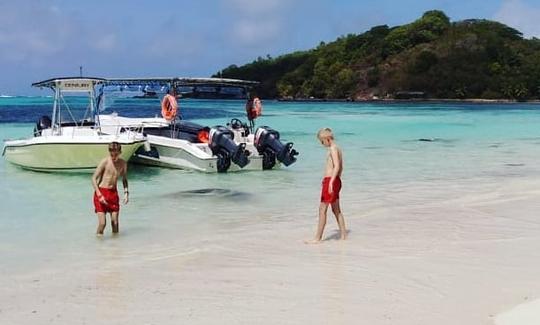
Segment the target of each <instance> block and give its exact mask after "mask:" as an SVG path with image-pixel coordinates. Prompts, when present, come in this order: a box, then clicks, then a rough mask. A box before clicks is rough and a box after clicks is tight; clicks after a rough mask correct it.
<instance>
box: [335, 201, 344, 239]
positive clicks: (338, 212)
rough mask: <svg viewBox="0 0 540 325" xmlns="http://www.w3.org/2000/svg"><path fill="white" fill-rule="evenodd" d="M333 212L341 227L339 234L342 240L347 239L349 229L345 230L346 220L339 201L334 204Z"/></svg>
mask: <svg viewBox="0 0 540 325" xmlns="http://www.w3.org/2000/svg"><path fill="white" fill-rule="evenodd" d="M332 212H333V213H334V215H335V216H336V221H337V224H338V227H339V232H340V234H341V239H346V238H347V228H345V218H343V213H341V207H340V206H339V200H336V202H334V203H332Z"/></svg>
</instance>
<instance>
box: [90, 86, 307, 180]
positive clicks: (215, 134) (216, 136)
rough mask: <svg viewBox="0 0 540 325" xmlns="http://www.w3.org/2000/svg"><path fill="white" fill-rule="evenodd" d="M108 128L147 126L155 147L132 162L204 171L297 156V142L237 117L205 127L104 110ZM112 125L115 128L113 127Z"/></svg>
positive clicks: (264, 165) (269, 164)
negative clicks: (287, 141)
mask: <svg viewBox="0 0 540 325" xmlns="http://www.w3.org/2000/svg"><path fill="white" fill-rule="evenodd" d="M105 84H106V85H111V86H140V87H146V86H148V85H153V86H156V85H157V86H160V87H164V86H165V87H167V88H171V87H176V88H178V87H186V86H194V85H195V86H196V85H205V86H208V85H210V86H220V87H227V86H229V87H246V88H247V87H249V86H251V85H253V84H254V82H249V81H243V80H235V79H219V78H152V79H109V80H107V81H106V82H105ZM99 120H100V122H101V126H102V129H103V131H104V132H107V133H109V132H113V131H114V130H115V127H116V126H118V125H121V126H123V128H124V129H126V130H143V132H144V135H145V136H146V137H147V139H148V142H149V144H150V147H151V150H149V151H147V150H145V149H142V148H141V149H139V150H138V151H136V152H135V154H134V157H133V158H132V161H133V162H137V163H142V164H146V165H153V166H160V167H168V168H178V169H190V170H197V171H202V172H228V171H238V170H267V169H272V168H274V167H276V166H280V165H285V166H289V165H290V164H292V163H294V162H295V161H296V155H298V152H296V150H294V149H293V148H292V146H293V144H292V143H286V144H284V143H282V142H281V141H280V135H279V133H278V132H277V131H275V130H273V129H271V128H269V127H266V126H263V127H259V128H258V129H257V130H256V131H255V132H252V131H253V130H252V129H251V128H250V127H248V126H247V125H246V124H245V123H242V122H241V121H240V120H238V119H232V120H231V121H230V123H228V124H227V126H213V127H208V126H203V125H199V124H196V123H193V122H188V121H184V120H172V121H168V120H166V119H164V118H128V117H121V116H118V115H117V114H108V115H104V114H103V115H99ZM109 126H110V127H109Z"/></svg>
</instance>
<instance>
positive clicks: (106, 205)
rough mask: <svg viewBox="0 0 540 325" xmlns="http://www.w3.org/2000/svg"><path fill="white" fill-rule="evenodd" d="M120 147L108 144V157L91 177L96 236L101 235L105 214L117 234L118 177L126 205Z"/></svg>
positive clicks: (125, 177) (127, 193)
mask: <svg viewBox="0 0 540 325" xmlns="http://www.w3.org/2000/svg"><path fill="white" fill-rule="evenodd" d="M120 153H122V147H121V146H120V144H119V143H118V142H112V143H110V144H109V157H107V158H105V159H103V160H102V161H101V162H100V163H99V165H98V167H97V168H96V171H95V172H94V175H93V176H92V185H93V186H94V191H95V192H94V207H95V211H96V214H97V216H98V227H97V231H96V234H97V235H98V236H102V235H103V231H104V230H105V225H106V223H107V220H106V218H105V214H106V213H110V214H111V227H112V232H113V233H115V234H116V233H118V228H119V221H118V214H119V212H120V199H119V197H118V191H117V190H116V183H117V181H118V177H120V176H121V177H122V185H124V204H127V203H128V200H129V198H128V197H129V192H128V180H127V163H126V161H125V160H124V159H122V158H120Z"/></svg>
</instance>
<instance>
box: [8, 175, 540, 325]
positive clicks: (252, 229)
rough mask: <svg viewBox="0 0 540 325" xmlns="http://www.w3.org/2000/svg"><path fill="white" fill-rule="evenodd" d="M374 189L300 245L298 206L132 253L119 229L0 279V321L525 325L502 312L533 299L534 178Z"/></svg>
mask: <svg viewBox="0 0 540 325" xmlns="http://www.w3.org/2000/svg"><path fill="white" fill-rule="evenodd" d="M377 191H378V192H370V193H362V194H360V195H358V194H354V195H353V193H349V194H347V193H346V192H344V193H343V201H344V211H345V217H346V221H347V223H348V226H349V228H350V233H349V239H348V240H347V241H344V242H342V241H339V240H337V238H338V233H337V227H336V224H335V220H334V219H333V217H331V218H329V221H330V222H329V225H328V228H327V231H326V240H325V241H324V242H323V243H321V244H318V245H305V244H304V243H303V240H304V239H307V238H310V237H311V236H312V234H313V231H314V230H315V225H316V216H315V214H314V211H313V212H311V209H307V208H299V209H298V211H297V213H296V211H295V210H289V212H287V211H283V215H282V216H279V217H276V218H273V219H261V221H260V222H257V223H250V224H246V225H244V226H237V227H231V228H229V229H225V228H221V229H210V230H209V231H208V233H211V234H212V235H211V236H200V235H198V234H196V233H195V234H193V233H191V234H190V233H182V231H181V229H179V230H178V237H179V238H180V237H182V236H183V237H184V238H182V240H180V239H179V240H175V239H174V238H160V237H159V236H158V237H155V238H153V239H152V240H151V242H152V244H148V245H146V246H143V247H129V246H126V245H125V242H124V241H123V240H126V239H128V238H129V237H130V236H147V235H146V234H145V233H144V231H139V232H136V231H134V230H131V231H130V229H129V227H127V230H126V231H124V233H121V235H120V237H119V238H112V237H111V236H110V235H106V236H105V238H103V239H101V240H100V239H95V242H93V241H92V242H93V244H95V245H96V254H95V256H78V255H77V254H76V252H73V253H72V254H64V255H63V259H62V261H60V262H59V261H57V260H55V258H54V257H51V260H50V262H49V263H44V264H43V265H41V267H38V268H32V269H27V270H24V271H19V272H10V271H8V269H5V268H3V269H1V270H2V276H1V277H0V286H1V287H2V294H1V296H0V323H1V324H49V323H53V324H90V323H96V322H97V323H99V324H127V323H130V324H179V323H189V324H216V323H220V324H254V323H257V324H358V323H363V324H411V325H413V324H414V325H416V324H448V325H450V324H451V325H454V324H471V325H473V324H474V325H478V324H498V325H514V324H515V325H518V324H519V325H525V324H528V323H523V322H521V321H519V319H520V318H519V317H518V318H515V317H514V318H511V317H506V318H505V316H504V315H505V313H506V312H508V311H512V309H513V308H514V307H515V306H517V305H520V304H522V303H527V302H531V301H534V300H535V299H538V298H540V281H538V275H539V274H540V259H539V258H538V256H539V253H538V252H540V220H539V219H538V211H539V210H540V203H539V202H540V200H539V199H540V181H538V180H535V179H531V180H527V179H507V180H498V181H493V182H490V181H486V180H483V181H477V180H468V181H463V182H458V181H445V182H442V181H440V182H435V181H434V182H431V183H417V184H413V183H408V184H400V185H399V186H393V187H392V188H380V189H378V190H377ZM315 209H316V207H313V210H315ZM246 213H247V212H246ZM165 226H166V225H165ZM107 232H110V228H108V229H107ZM6 245H7V244H6ZM536 305H537V303H536ZM536 305H535V306H536ZM529 310H530V308H529ZM518 312H520V313H522V312H521V311H519V310H518ZM535 313H536V315H534V314H535ZM539 314H540V312H538V309H537V308H536V309H535V310H533V316H527V317H533V318H534V317H537V318H536V320H539V319H540V318H538V315H539ZM516 319H517V321H516ZM530 324H532V323H530ZM534 324H538V321H536V322H535V323H534Z"/></svg>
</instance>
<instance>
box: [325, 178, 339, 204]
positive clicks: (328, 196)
mask: <svg viewBox="0 0 540 325" xmlns="http://www.w3.org/2000/svg"><path fill="white" fill-rule="evenodd" d="M329 185H330V177H325V178H323V180H322V191H321V202H323V203H334V202H336V201H337V200H339V192H340V191H341V178H339V177H336V178H335V179H334V184H333V188H332V193H329V192H328V187H329Z"/></svg>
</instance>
